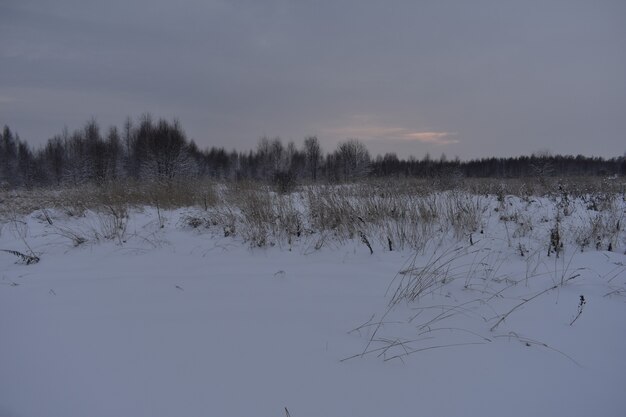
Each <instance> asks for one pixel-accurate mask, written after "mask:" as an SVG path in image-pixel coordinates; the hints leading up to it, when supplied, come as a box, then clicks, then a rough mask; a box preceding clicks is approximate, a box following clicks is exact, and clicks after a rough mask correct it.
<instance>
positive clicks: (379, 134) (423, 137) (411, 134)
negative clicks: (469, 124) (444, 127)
mask: <svg viewBox="0 0 626 417" xmlns="http://www.w3.org/2000/svg"><path fill="white" fill-rule="evenodd" d="M324 132H325V133H327V134H330V135H333V136H339V137H343V138H358V139H363V140H387V141H407V142H410V141H415V142H422V143H428V144H433V145H451V144H455V143H459V140H458V139H455V138H454V137H455V136H456V135H457V134H456V133H455V132H445V131H419V130H412V129H407V128H404V127H393V126H381V125H372V124H366V125H362V126H351V125H348V126H342V127H337V128H330V129H324Z"/></svg>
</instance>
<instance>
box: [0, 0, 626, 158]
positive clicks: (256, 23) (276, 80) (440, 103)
mask: <svg viewBox="0 0 626 417" xmlns="http://www.w3.org/2000/svg"><path fill="white" fill-rule="evenodd" d="M145 113H150V114H152V115H153V117H163V118H166V119H169V120H173V119H178V120H179V121H180V122H181V124H182V126H183V127H184V129H185V131H186V133H187V136H188V137H189V138H190V139H193V140H195V141H196V143H197V144H198V145H199V146H200V147H201V148H204V147H209V146H219V147H225V148H227V149H233V148H236V149H238V150H248V149H252V148H254V147H255V146H256V144H257V142H258V140H259V138H260V137H262V136H267V137H270V138H273V137H280V138H281V139H282V140H283V142H287V141H290V140H293V141H294V142H295V143H296V144H297V145H300V144H301V143H302V141H303V140H304V138H305V137H306V136H310V135H316V136H317V137H318V138H319V139H320V142H321V144H322V147H323V148H324V150H326V151H332V150H334V148H335V147H336V146H337V143H339V142H340V141H344V140H346V139H348V138H357V139H359V140H361V141H363V142H364V143H365V144H366V145H367V147H368V148H369V149H370V152H371V153H372V154H379V153H380V154H382V153H385V152H395V153H397V154H398V155H399V156H403V157H407V156H409V155H414V156H416V157H418V158H419V157H422V156H424V155H425V154H426V153H429V154H430V155H431V156H433V157H437V156H439V155H440V154H442V153H445V154H446V155H447V156H448V158H452V157H455V156H458V157H460V158H461V159H470V158H477V157H489V156H517V155H528V154H531V153H533V152H539V151H541V152H544V151H548V152H551V153H560V154H573V155H577V154H583V155H595V156H605V157H612V156H620V155H623V154H624V153H625V152H626V134H625V128H626V126H625V122H626V2H625V1H623V0H594V1H588V0H584V1H581V0H563V1H556V0H540V1H535V0H524V1H521V0H520V1H508V0H492V1H484V0H477V1H463V0H459V1H447V0H432V1H427V0H423V1H417V0H413V1H394V0H388V1H373V0H346V1H343V0H317V1H313V0H309V1H306V0H263V1H259V0H232V1H227V0H177V1H174V0H170V1H165V0H136V1H132V0H108V1H97V2H96V1H86V0H55V1H45V0H0V124H3V125H4V124H6V125H9V126H10V127H11V129H12V130H14V131H17V132H18V133H19V135H20V137H21V138H22V139H24V140H26V141H28V142H29V143H31V144H33V145H40V144H42V143H44V142H45V141H46V140H47V139H48V138H50V137H52V136H53V135H55V134H58V133H60V132H61V131H62V130H63V129H64V127H67V128H68V129H69V130H70V131H71V130H74V129H78V128H81V127H82V126H84V124H85V122H86V121H88V120H89V119H91V118H95V119H96V120H97V121H98V123H99V124H100V125H101V126H102V127H103V129H104V128H107V127H108V126H110V125H117V126H121V125H122V124H123V122H124V120H125V119H126V117H128V116H131V117H132V118H134V119H136V118H138V117H139V116H141V115H142V114H145Z"/></svg>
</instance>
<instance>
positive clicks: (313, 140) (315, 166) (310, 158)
mask: <svg viewBox="0 0 626 417" xmlns="http://www.w3.org/2000/svg"><path fill="white" fill-rule="evenodd" d="M304 154H305V168H306V172H307V174H308V176H309V177H310V178H311V179H312V180H313V181H317V173H318V170H319V166H320V163H321V160H322V149H321V147H320V143H319V140H317V136H309V137H307V138H306V139H304Z"/></svg>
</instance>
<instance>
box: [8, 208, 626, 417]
mask: <svg viewBox="0 0 626 417" xmlns="http://www.w3.org/2000/svg"><path fill="white" fill-rule="evenodd" d="M490 204H491V205H490V206H489V207H490V210H489V212H488V213H487V214H486V216H487V218H486V220H485V226H486V227H485V230H484V233H483V234H476V235H475V236H473V239H472V241H473V242H472V243H473V245H470V244H469V243H468V241H467V240H465V239H461V240H455V239H452V238H449V239H447V240H442V242H444V244H443V245H442V244H441V242H438V243H437V244H434V243H433V244H432V245H430V246H428V247H427V248H426V249H425V250H424V251H423V252H420V253H417V254H416V253H413V252H412V251H410V250H408V249H407V250H403V251H393V252H390V251H388V250H384V249H385V248H384V247H383V246H384V245H375V247H374V254H372V255H370V252H369V250H368V249H367V247H366V246H365V245H364V244H363V243H361V242H360V241H359V240H358V239H355V240H354V241H348V242H341V243H340V242H333V241H329V242H328V243H327V244H326V245H325V246H323V247H322V248H321V249H319V250H315V249H314V248H313V246H314V245H312V244H311V241H310V239H307V238H306V237H303V238H302V239H301V240H300V241H298V242H295V243H294V244H293V245H277V246H274V247H266V248H250V246H249V245H247V244H245V243H243V242H241V241H240V238H239V237H237V236H235V237H224V236H222V235H220V234H219V231H218V232H215V231H210V230H205V231H198V230H195V229H190V228H188V227H183V226H182V224H181V222H180V221H179V219H181V218H182V217H184V216H185V215H186V214H187V213H188V212H189V210H184V209H179V210H171V211H167V212H165V213H162V215H163V216H164V218H165V222H164V225H165V226H164V227H163V228H160V227H159V223H158V222H157V221H156V213H155V210H154V209H151V208H143V209H136V210H133V211H131V214H130V220H129V223H128V226H127V231H126V235H125V239H124V241H117V240H116V239H109V240H107V239H102V238H101V239H96V238H92V239H90V240H89V241H87V242H86V243H83V244H81V245H79V246H76V247H75V246H73V244H72V241H71V239H70V238H68V234H67V233H65V232H63V230H65V231H67V230H73V231H75V232H77V233H82V234H83V235H85V236H92V237H93V236H95V235H94V234H93V233H92V232H93V231H95V230H98V228H99V227H102V224H101V223H99V221H98V217H97V216H96V215H95V213H87V214H86V215H85V216H84V217H80V216H79V217H69V216H67V215H66V214H63V213H61V212H54V211H53V212H51V217H52V220H53V221H54V224H53V225H50V224H48V223H47V221H45V219H43V218H42V216H41V213H40V212H34V213H32V214H30V215H28V216H24V217H23V218H20V219H17V220H16V219H14V220H13V221H6V222H4V224H3V225H2V229H1V230H0V249H11V250H18V251H20V252H23V253H26V252H27V250H28V248H27V247H26V246H25V245H26V244H28V246H30V248H31V249H32V250H33V252H35V253H37V254H39V255H40V258H41V260H40V261H39V262H38V263H36V264H31V265H25V264H23V263H19V262H17V263H16V260H19V259H18V258H16V257H15V256H13V255H12V254H10V253H6V252H2V253H0V416H11V417H38V416H62V417H72V416H94V417H97V416H107V417H109V416H135V417H139V416H152V417H154V416H181V417H184V416H199V415H208V416H284V415H285V407H286V408H287V409H288V410H289V414H290V415H291V416H293V417H306V416H386V415H402V416H404V415H424V416H468V415H475V416H502V415H508V416H532V415H567V416H569V417H573V416H585V417H587V416H590V415H594V416H622V415H625V414H626V395H624V393H626V356H625V355H624V353H625V352H626V323H625V322H624V317H626V316H625V314H626V298H625V295H626V293H624V288H626V267H625V265H626V256H625V255H624V254H623V253H624V245H623V232H622V235H620V237H619V239H618V240H617V243H618V244H619V245H618V247H616V248H615V249H614V251H612V252H608V251H596V250H591V249H586V250H585V251H584V252H581V251H580V250H579V248H578V247H576V246H575V245H574V243H573V242H574V240H575V237H574V235H575V230H574V229H575V228H574V229H572V230H574V231H572V233H571V239H570V240H568V241H567V242H566V245H565V247H564V252H563V253H561V254H560V257H559V258H556V257H555V255H554V254H552V255H551V256H550V257H548V256H547V244H546V242H545V241H543V240H541V239H542V238H541V236H544V237H545V232H546V230H547V229H545V230H543V229H541V228H540V226H541V225H543V223H542V221H541V218H542V217H546V216H550V215H551V214H552V213H553V207H552V206H550V204H552V203H550V202H548V201H540V202H539V203H537V204H536V205H535V206H534V209H533V208H531V207H529V206H526V207H525V208H524V211H523V212H524V213H527V215H528V216H531V217H532V220H533V222H534V224H535V225H536V227H535V228H534V231H533V232H532V233H530V234H526V235H524V236H521V237H516V238H513V237H512V235H513V230H512V228H513V226H511V225H510V226H509V227H511V230H506V228H505V226H504V225H505V222H503V221H501V220H499V217H500V215H501V214H502V213H501V212H500V213H494V212H493V210H492V208H493V206H496V205H497V203H496V202H495V201H493V202H491V203H490ZM515 205H516V206H519V207H522V203H520V202H516V203H515ZM622 209H623V208H620V210H622ZM586 216H588V214H587V212H586V211H582V210H579V211H577V212H576V213H575V214H574V215H572V216H571V219H570V220H568V221H571V222H573V223H575V224H578V223H580V224H581V225H582V224H583V220H581V219H585V218H587V217H586ZM22 222H23V223H22ZM545 223H546V224H545V228H549V224H547V222H545ZM568 227H569V226H568ZM90 233H91V234H90ZM542 233H543V234H542ZM507 235H508V236H507ZM511 239H517V240H514V242H513V243H511V242H510V241H511ZM520 242H523V243H524V245H525V246H526V248H527V249H528V253H526V255H525V256H523V257H522V256H521V255H520V253H519V250H518V249H519V245H518V243H520ZM433 254H434V255H433ZM437 256H443V257H442V258H440V262H449V263H448V264H447V266H446V268H445V269H442V271H445V274H444V275H445V276H446V277H447V278H446V282H443V283H441V282H437V284H436V285H434V286H431V287H429V288H428V289H427V290H426V291H424V292H423V294H422V295H421V296H420V297H419V298H418V299H417V300H415V301H413V302H407V301H406V300H401V301H399V302H398V303H397V304H395V305H394V306H392V307H390V304H389V303H390V301H391V297H392V295H393V291H394V290H395V289H396V288H397V286H398V285H400V283H401V282H404V283H407V282H408V280H410V279H411V277H414V276H415V274H414V273H416V272H417V271H420V270H421V269H420V268H423V267H424V266H426V265H429V263H430V264H431V265H433V264H432V262H433V260H435V259H437ZM400 271H405V273H404V274H398V273H399V272H400ZM407 271H409V272H407ZM411 271H413V272H411ZM403 279H404V281H402V280H403ZM552 287H556V288H554V289H550V288H552ZM388 290H389V291H388ZM544 291H545V292H544ZM540 293H541V295H538V294H540ZM535 295H537V297H536V298H534V299H532V300H530V301H528V302H523V301H524V300H528V299H529V298H531V297H533V296H535ZM580 295H584V297H585V299H586V302H587V303H586V304H585V305H584V307H583V312H582V314H581V315H580V317H579V318H578V319H577V320H576V322H575V323H574V324H573V325H570V323H571V321H572V320H573V319H574V318H575V316H576V313H577V311H578V307H579V298H580ZM520 303H522V305H521V306H520V307H519V308H517V309H515V310H514V311H513V312H512V313H511V314H510V315H509V316H508V317H507V318H506V319H505V320H504V321H502V322H501V323H500V324H497V325H496V323H497V322H498V319H499V318H500V317H502V315H503V314H505V313H507V312H508V311H510V310H511V309H513V308H514V307H515V306H516V305H518V304H520ZM442 313H444V315H445V316H446V317H445V318H443V319H442V318H441V316H440V315H441V314H442ZM449 313H454V314H451V315H450V314H449ZM411 318H412V320H411ZM381 321H383V322H384V324H382V325H380V326H378V325H377V323H380V322H381ZM494 325H496V326H495V328H493V327H494ZM492 328H493V329H492ZM394 343H395V344H394ZM398 343H404V344H402V345H400V344H398ZM353 356H354V357H353ZM350 357H353V358H351V359H347V358H350ZM346 359H347V360H346Z"/></svg>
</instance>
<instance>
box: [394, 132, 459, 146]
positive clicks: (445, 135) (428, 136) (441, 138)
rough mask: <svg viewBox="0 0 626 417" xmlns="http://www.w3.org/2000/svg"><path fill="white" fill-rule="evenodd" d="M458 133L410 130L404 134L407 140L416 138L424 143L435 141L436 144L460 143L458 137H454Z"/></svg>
mask: <svg viewBox="0 0 626 417" xmlns="http://www.w3.org/2000/svg"><path fill="white" fill-rule="evenodd" d="M455 135H456V133H453V132H408V133H405V134H404V137H405V138H406V139H407V140H416V141H418V142H423V143H433V144H436V145H451V144H453V143H459V141H458V139H453V138H452V136H455Z"/></svg>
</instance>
